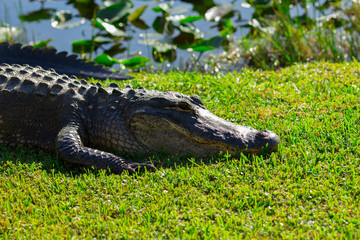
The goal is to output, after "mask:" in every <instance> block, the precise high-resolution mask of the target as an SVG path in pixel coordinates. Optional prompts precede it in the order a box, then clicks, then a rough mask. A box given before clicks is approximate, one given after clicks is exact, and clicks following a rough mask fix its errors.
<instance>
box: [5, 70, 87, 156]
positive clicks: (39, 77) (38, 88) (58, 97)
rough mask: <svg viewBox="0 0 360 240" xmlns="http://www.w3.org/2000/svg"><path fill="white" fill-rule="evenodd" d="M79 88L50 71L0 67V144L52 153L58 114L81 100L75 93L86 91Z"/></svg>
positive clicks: (82, 87) (59, 118)
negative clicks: (29, 147)
mask: <svg viewBox="0 0 360 240" xmlns="http://www.w3.org/2000/svg"><path fill="white" fill-rule="evenodd" d="M83 83H84V84H85V81H83ZM82 85H83V84H82V83H80V82H79V81H77V80H76V79H75V78H71V77H68V76H66V75H60V74H57V73H56V72H55V71H53V70H44V69H42V68H40V67H31V66H29V65H19V64H11V65H9V64H4V63H3V64H0V144H8V145H25V146H31V147H40V148H43V149H52V150H53V148H54V147H55V138H56V136H57V134H58V132H59V128H60V127H61V126H60V124H61V122H60V120H61V116H59V113H60V110H61V111H63V108H64V106H65V105H66V104H67V103H74V102H77V101H80V100H81V99H82V96H80V95H79V94H78V92H79V91H80V92H81V91H83V92H84V91H86V90H88V89H87V88H86V87H84V86H82ZM86 85H87V86H89V85H90V84H87V83H86Z"/></svg>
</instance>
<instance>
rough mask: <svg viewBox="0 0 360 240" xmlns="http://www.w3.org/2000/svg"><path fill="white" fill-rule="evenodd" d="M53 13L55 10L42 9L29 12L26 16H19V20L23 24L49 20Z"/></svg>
mask: <svg viewBox="0 0 360 240" xmlns="http://www.w3.org/2000/svg"><path fill="white" fill-rule="evenodd" d="M55 11H56V9H53V8H44V9H41V10H38V11H34V12H30V13H28V14H26V15H20V16H19V18H20V19H21V20H22V21H25V22H34V21H37V22H39V21H40V20H43V19H50V18H51V16H52V14H53V13H54V12H55Z"/></svg>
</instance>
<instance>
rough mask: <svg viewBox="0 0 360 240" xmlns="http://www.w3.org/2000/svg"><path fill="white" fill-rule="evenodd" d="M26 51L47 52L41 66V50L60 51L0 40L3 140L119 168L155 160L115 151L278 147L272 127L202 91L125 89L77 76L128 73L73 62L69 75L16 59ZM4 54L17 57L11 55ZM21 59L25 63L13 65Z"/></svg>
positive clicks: (211, 152) (213, 152)
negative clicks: (246, 118) (245, 119)
mask: <svg viewBox="0 0 360 240" xmlns="http://www.w3.org/2000/svg"><path fill="white" fill-rule="evenodd" d="M23 51H26V54H27V56H33V57H35V56H36V53H39V52H42V53H43V54H42V55H40V56H39V57H38V58H37V61H36V64H41V62H43V60H42V59H41V58H42V56H44V55H48V56H57V55H56V54H54V51H51V54H48V53H46V51H47V50H34V49H32V48H29V47H22V46H21V45H18V44H17V45H15V46H13V45H9V44H7V43H3V44H0V144H2V145H8V146H18V145H20V146H27V147H30V148H40V149H44V150H46V151H52V152H54V153H56V155H57V157H58V158H59V159H61V160H63V161H64V162H67V163H71V164H76V165H81V166H83V167H89V168H91V167H95V168H97V169H105V170H110V171H111V172H113V173H116V174H120V173H122V172H123V171H128V172H130V173H136V172H137V171H140V170H143V169H145V168H146V169H148V170H156V167H155V166H154V165H155V164H154V163H152V162H140V163H138V162H132V161H128V160H126V159H124V158H123V157H121V156H118V155H123V154H124V155H129V154H131V153H138V152H142V153H145V154H152V153H156V152H162V151H164V150H165V151H166V152H167V153H169V154H170V155H176V154H179V155H181V154H190V155H192V156H194V157H209V156H218V154H219V153H220V152H228V153H230V154H235V153H239V152H244V151H246V152H248V153H250V154H260V153H263V152H272V151H275V150H277V147H278V144H279V142H280V138H279V137H278V136H277V135H276V134H275V133H274V132H272V131H269V130H262V131H257V130H255V129H253V128H251V127H247V126H241V125H237V124H234V123H231V122H229V121H226V120H224V119H222V118H220V117H217V116H216V115H214V114H212V113H211V112H210V111H209V110H207V109H206V107H205V106H204V104H203V102H202V101H201V99H200V97H199V96H197V95H192V96H187V95H183V94H181V93H178V92H173V91H168V92H160V91H155V90H147V89H144V88H142V87H139V88H136V89H133V88H132V87H130V86H128V87H126V88H123V89H121V88H119V86H118V84H116V83H111V84H110V85H109V86H108V87H103V86H102V85H101V84H100V83H97V84H94V83H89V82H87V81H86V80H84V79H79V78H77V77H76V76H80V77H84V76H85V77H86V76H96V78H97V77H98V76H99V75H103V76H106V78H111V77H112V76H115V77H114V78H115V79H119V78H122V79H126V78H127V77H126V76H124V75H121V74H119V75H117V74H118V73H113V72H111V73H110V74H109V75H107V74H108V73H107V71H108V69H105V72H104V69H100V68H99V69H98V70H99V71H100V72H101V73H100V74H98V73H93V72H96V71H95V70H90V72H87V71H88V69H93V68H92V66H90V64H88V63H84V62H77V64H76V67H77V68H79V69H83V70H81V71H82V72H81V74H77V73H78V72H79V71H80V70H79V69H75V71H73V72H72V74H73V75H72V76H69V75H67V74H63V73H59V72H58V70H57V69H56V68H55V70H54V69H52V68H48V69H44V68H43V67H41V66H31V65H30V64H28V63H24V62H23V61H20V59H18V58H22V57H21V56H24V55H26V54H24V53H23ZM4 55H6V56H12V57H11V61H9V62H7V61H8V60H9V57H7V58H4V57H3V56H4ZM64 56H65V55H64V54H61V57H62V58H64ZM55 58H56V57H55ZM65 58H66V57H65ZM70 58H71V59H73V57H70ZM29 60H30V59H29ZM73 60H74V59H73ZM17 61H19V62H20V64H19V63H14V62H17ZM44 61H46V62H47V65H46V66H49V65H50V66H55V67H56V64H52V63H51V61H52V60H51V59H50V58H46V60H44ZM49 62H50V63H49ZM64 62H70V60H68V59H66V60H64ZM32 65H33V64H32ZM61 68H62V69H64V68H66V64H65V65H62V67H61ZM60 72H63V71H60ZM92 74H93V75H92ZM74 75H75V76H74ZM109 150H110V152H113V151H111V150H114V151H116V152H117V153H118V155H115V154H113V153H110V152H109Z"/></svg>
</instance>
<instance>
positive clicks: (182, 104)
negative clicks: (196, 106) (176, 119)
mask: <svg viewBox="0 0 360 240" xmlns="http://www.w3.org/2000/svg"><path fill="white" fill-rule="evenodd" d="M176 106H177V107H178V108H180V110H182V111H193V108H192V107H191V106H190V104H189V103H187V102H179V103H178V104H177V105H176Z"/></svg>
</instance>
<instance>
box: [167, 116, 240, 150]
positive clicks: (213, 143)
mask: <svg viewBox="0 0 360 240" xmlns="http://www.w3.org/2000/svg"><path fill="white" fill-rule="evenodd" d="M166 121H167V122H168V123H169V125H170V126H171V127H172V128H173V129H174V130H175V131H176V132H177V133H179V134H180V135H182V136H184V137H185V138H186V139H188V140H189V141H190V142H194V143H196V144H199V145H205V146H210V147H220V148H222V149H224V150H225V151H227V152H231V153H235V151H236V150H235V149H233V148H229V147H227V146H226V144H223V143H221V142H218V141H207V140H206V139H204V138H202V139H201V140H198V139H195V138H191V137H190V136H189V135H188V134H186V131H181V130H183V129H182V128H180V127H179V126H178V125H176V124H174V123H172V122H171V121H169V120H166Z"/></svg>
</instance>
